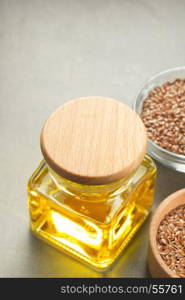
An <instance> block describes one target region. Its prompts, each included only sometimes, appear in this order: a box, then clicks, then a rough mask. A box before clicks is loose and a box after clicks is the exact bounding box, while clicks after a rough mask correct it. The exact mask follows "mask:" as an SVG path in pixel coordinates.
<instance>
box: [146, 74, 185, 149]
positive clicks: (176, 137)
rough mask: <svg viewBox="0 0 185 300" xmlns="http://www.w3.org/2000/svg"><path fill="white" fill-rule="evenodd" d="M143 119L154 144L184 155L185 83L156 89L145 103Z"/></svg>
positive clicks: (182, 81) (175, 81)
mask: <svg viewBox="0 0 185 300" xmlns="http://www.w3.org/2000/svg"><path fill="white" fill-rule="evenodd" d="M141 117H142V120H143V122H144V124H145V126H146V128H147V131H148V137H149V138H150V139H151V140H152V141H153V142H155V143H156V144H158V145H159V146H160V147H162V148H164V149H167V150H168V151H171V152H175V153H177V154H181V155H185V79H176V80H174V81H173V82H166V83H164V84H163V85H162V86H158V87H155V88H154V89H153V90H152V91H151V92H150V93H149V95H148V97H147V98H146V99H145V100H144V102H143V107H142V112H141Z"/></svg>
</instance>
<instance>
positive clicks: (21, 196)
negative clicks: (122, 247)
mask: <svg viewBox="0 0 185 300" xmlns="http://www.w3.org/2000/svg"><path fill="white" fill-rule="evenodd" d="M184 28H185V1H184V0H182V1H180V0H176V1H172V0H163V1H161V0H155V1H151V0H131V1H126V0H125V1H124V0H122V1H121V0H120V1H119V0H106V1H105V0H104V1H101V0H100V1H98V0H84V1H82V0H78V1H75V0H66V1H62V0H61V1H60V0H58V1H57V0H54V1H49V0H45V1H44V0H42V1H41V0H40V1H35V0H32V1H24V0H22V1H21V0H16V1H14V0H12V1H11V0H0V145H1V148H0V166H1V169H0V277H146V276H150V274H149V273H148V270H147V263H146V255H147V244H148V225H149V221H150V220H149V219H148V221H147V222H146V223H145V224H144V226H143V227H142V229H141V230H140V231H139V232H138V233H137V235H136V236H135V238H134V239H133V241H132V242H131V243H130V245H129V246H128V248H127V250H126V251H125V252H124V253H123V254H122V255H121V257H120V259H119V260H118V261H117V263H116V264H115V265H114V266H113V267H112V268H111V269H109V270H108V271H107V272H106V273H103V274H101V273H98V272H96V271H92V270H91V269H89V268H88V267H86V266H84V265H82V264H80V263H79V262H77V261H75V260H73V259H71V258H70V257H68V256H67V255H65V254H62V253H60V252H58V251H57V250H55V249H53V248H52V247H50V246H48V245H46V244H45V243H43V242H41V241H39V240H37V239H36V238H34V237H33V236H32V235H31V234H30V231H29V218H28V210H27V196H26V182H27V179H28V178H29V176H30V175H31V173H32V172H33V170H34V169H35V168H36V167H37V165H38V163H39V162H40V160H41V158H42V156H41V153H40V148H39V134H40V128H41V126H42V124H43V122H44V120H45V119H46V118H47V117H48V116H49V114H50V113H51V112H52V111H53V110H54V109H55V108H56V107H58V106H59V105H61V104H62V103H64V102H66V101H68V100H70V99H72V98H75V97H79V96H87V95H100V96H109V97H113V98H116V99H118V100H120V101H123V102H124V103H127V104H128V105H130V106H131V105H132V104H133V101H134V99H135V96H136V94H137V92H138V90H139V89H140V87H141V86H142V84H143V83H144V82H145V81H146V80H147V79H148V78H150V77H151V76H152V75H154V74H155V73H156V72H159V71H162V70H164V69H168V68H171V67H175V66H181V65H183V64H184V63H185V38H184ZM157 167H158V179H157V189H156V196H155V203H154V207H153V208H154V209H155V207H156V206H157V205H158V204H159V203H160V202H161V201H162V200H163V199H164V198H165V197H166V196H167V195H169V194H170V193H172V192H174V191H176V190H178V189H180V188H183V187H184V186H185V175H184V174H182V173H177V172H175V171H172V170H170V169H167V168H165V167H163V166H161V165H159V164H157Z"/></svg>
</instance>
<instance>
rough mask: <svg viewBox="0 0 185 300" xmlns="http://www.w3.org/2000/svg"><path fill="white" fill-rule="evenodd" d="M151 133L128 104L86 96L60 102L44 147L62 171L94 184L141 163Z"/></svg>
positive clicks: (50, 161)
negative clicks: (148, 134) (148, 132)
mask: <svg viewBox="0 0 185 300" xmlns="http://www.w3.org/2000/svg"><path fill="white" fill-rule="evenodd" d="M146 145H147V137H146V130H145V127H144V125H143V123H142V121H141V119H140V117H139V116H138V115H137V114H136V113H135V112H134V111H133V110H131V109H130V108H129V107H128V106H127V105H125V104H123V103H121V102H119V101H116V100H114V99H108V98H103V97H86V98H85V97H84V98H79V99H75V100H72V101H70V102H68V103H65V104H64V105H62V106H60V107H59V108H58V109H57V110H56V111H54V112H53V114H51V116H50V117H49V119H48V120H47V121H46V123H45V125H44V127H43V129H42V132H41V150H42V153H43V156H44V158H45V160H46V161H47V163H48V165H49V166H50V167H51V168H52V169H53V170H54V171H55V172H57V173H58V174H60V175H61V176H63V177H65V178H66V179H69V180H71V181H75V182H78V183H83V184H88V185H100V184H108V183H111V182H114V181H117V180H120V179H121V178H123V177H125V176H127V175H129V174H130V173H131V172H132V171H134V169H135V168H136V167H137V166H138V165H139V164H140V163H141V161H142V160H143V157H144V155H145V152H146Z"/></svg>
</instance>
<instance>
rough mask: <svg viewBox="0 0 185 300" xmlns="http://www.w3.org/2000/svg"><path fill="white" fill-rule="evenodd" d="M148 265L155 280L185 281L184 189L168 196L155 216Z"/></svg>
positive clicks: (150, 232) (151, 230) (151, 226)
mask: <svg viewBox="0 0 185 300" xmlns="http://www.w3.org/2000/svg"><path fill="white" fill-rule="evenodd" d="M148 265H149V270H150V273H151V275H152V277H161V278H164V277H173V278H180V277H181V278H185V189H182V190H179V191H177V192H175V193H174V194H172V195H170V196H169V197H167V198H166V199H165V200H164V201H163V202H162V203H161V204H160V205H159V207H158V208H157V210H156V212H155V213H154V215H153V217H152V221H151V224H150V230H149V251H148Z"/></svg>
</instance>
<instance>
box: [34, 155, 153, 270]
mask: <svg viewBox="0 0 185 300" xmlns="http://www.w3.org/2000/svg"><path fill="white" fill-rule="evenodd" d="M155 177H156V167H155V164H154V163H153V160H152V159H151V158H150V157H149V156H148V155H145V157H144V159H143V161H142V163H141V164H140V165H139V167H137V169H136V170H134V171H133V172H132V173H131V174H130V175H129V176H126V177H124V178H122V179H121V180H118V181H115V182H113V183H109V184H104V185H86V184H79V183H76V182H73V181H70V180H67V179H65V178H64V177H62V176H60V175H59V174H57V173H56V172H55V171H54V170H53V169H52V168H50V167H49V166H48V164H47V163H46V161H45V160H43V161H42V162H41V164H40V165H39V166H38V168H37V169H36V170H35V172H34V173H33V175H32V176H31V178H30V180H29V182H28V200H29V213H30V220H31V230H32V232H33V233H34V235H36V236H38V237H39V238H41V239H43V240H44V241H46V242H47V243H49V244H50V245H52V246H54V247H56V248H57V249H59V250H62V251H64V252H66V253H68V254H70V255H72V256H73V257H75V258H77V259H79V260H80V261H83V262H85V263H87V264H88V265H90V266H91V267H94V268H96V269H98V270H105V269H106V268H108V267H109V266H110V265H111V264H112V263H113V262H114V261H115V259H116V258H117V257H118V255H119V254H120V253H121V251H122V250H123V249H124V248H125V247H126V246H127V244H128V242H129V241H130V239H131V238H132V237H133V235H134V234H135V232H136V231H137V230H138V228H139V227H140V226H141V224H142V223H143V221H144V220H145V218H146V217H147V215H148V214H149V212H150V209H151V205H152V202H153V194H154V184H155Z"/></svg>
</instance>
